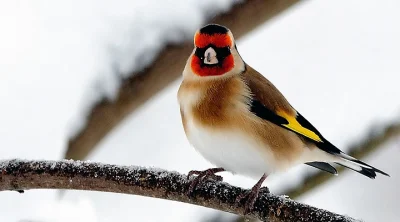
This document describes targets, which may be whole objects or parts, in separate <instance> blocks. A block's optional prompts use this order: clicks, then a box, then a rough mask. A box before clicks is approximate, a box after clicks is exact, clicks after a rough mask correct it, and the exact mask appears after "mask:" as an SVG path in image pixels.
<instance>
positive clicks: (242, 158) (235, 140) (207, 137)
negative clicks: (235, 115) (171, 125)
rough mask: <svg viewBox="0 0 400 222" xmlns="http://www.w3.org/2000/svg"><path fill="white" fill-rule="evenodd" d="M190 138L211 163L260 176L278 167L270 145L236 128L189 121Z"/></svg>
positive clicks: (249, 175) (250, 175)
mask: <svg viewBox="0 0 400 222" xmlns="http://www.w3.org/2000/svg"><path fill="white" fill-rule="evenodd" d="M187 126H188V139H189V141H190V143H191V144H192V145H193V146H194V148H195V149H196V150H197V151H198V152H199V153H200V154H201V155H203V157H204V158H205V159H207V160H208V161H209V162H210V163H212V164H214V165H215V166H217V167H223V168H224V169H225V170H227V171H230V172H232V173H237V174H241V175H244V176H248V177H251V178H254V179H259V178H260V177H261V176H262V175H263V174H264V173H266V174H270V173H272V172H274V171H275V169H274V166H277V165H276V163H275V158H273V155H272V154H271V153H270V152H269V149H268V147H261V145H258V144H257V142H256V141H255V140H252V139H251V137H246V136H245V135H244V134H243V133H240V132H234V131H214V130H213V131H211V130H209V129H206V128H203V127H201V126H195V125H194V124H193V122H191V121H190V122H188V124H187Z"/></svg>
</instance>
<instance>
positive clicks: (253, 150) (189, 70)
mask: <svg viewBox="0 0 400 222" xmlns="http://www.w3.org/2000/svg"><path fill="white" fill-rule="evenodd" d="M194 46H195V47H194V49H193V52H192V53H191V55H190V56H189V59H188V60H187V63H186V66H185V68H184V70H183V80H182V83H181V85H180V87H179V90H178V101H179V105H180V113H181V117H182V123H183V128H184V131H185V134H186V136H187V139H188V140H189V142H190V143H191V144H192V146H193V147H194V148H195V149H196V150H197V151H198V152H199V153H200V154H201V155H202V156H203V157H204V158H206V159H207V160H208V161H209V162H211V163H212V164H213V165H215V166H216V168H211V169H208V170H205V171H191V172H189V175H193V174H197V175H198V176H197V177H196V178H195V179H194V180H193V181H192V183H191V185H190V187H189V191H190V192H191V191H193V189H194V187H195V186H196V185H197V184H198V183H199V182H201V181H202V180H204V179H206V178H208V177H213V178H214V179H218V180H220V179H221V177H220V176H216V175H214V174H215V173H217V172H222V171H225V170H226V171H230V172H232V173H237V174H241V175H244V176H248V177H252V178H257V179H258V178H261V179H259V181H258V182H257V184H256V185H255V186H254V187H253V188H252V190H251V192H248V193H246V194H243V195H240V196H239V197H238V199H237V201H240V200H241V199H243V198H244V197H247V201H246V209H248V210H251V209H252V208H253V205H254V202H255V199H256V198H257V195H258V193H259V190H260V188H261V185H262V183H263V182H264V180H265V178H266V177H267V176H268V175H270V174H272V173H276V172H282V171H285V170H287V169H289V168H291V167H293V166H296V165H298V164H303V163H305V164H307V165H310V166H313V167H316V168H318V169H320V170H324V171H327V172H329V173H332V174H337V171H336V169H335V168H334V167H333V166H332V165H331V164H330V163H336V164H339V165H342V166H344V167H347V168H350V169H352V170H354V171H357V172H359V173H361V174H363V175H365V176H367V177H369V178H375V177H376V173H380V174H383V175H386V176H389V175H388V174H387V173H385V172H383V171H381V170H378V169H376V168H374V167H373V166H370V165H368V164H366V163H364V162H362V161H360V160H357V159H355V158H353V157H351V156H349V155H347V154H345V153H344V152H342V151H341V150H340V149H338V148H337V147H335V146H334V145H333V144H332V143H330V142H329V141H328V140H327V139H325V138H324V137H323V136H322V135H321V133H320V132H318V130H317V129H316V128H315V127H314V126H313V125H311V123H310V122H308V121H307V120H306V119H305V118H304V117H303V116H302V115H301V114H300V113H299V112H297V110H295V109H294V108H293V107H292V106H291V105H290V104H289V102H288V101H287V100H286V98H285V97H284V96H283V95H282V93H281V92H280V91H279V90H278V89H277V88H276V87H275V86H274V85H273V84H272V83H271V82H270V81H268V80H267V79H266V78H265V77H264V76H263V75H261V74H260V73H258V72H257V71H256V70H254V69H253V68H251V67H250V66H249V65H248V64H246V63H245V62H244V61H243V60H242V58H241V56H240V55H239V53H238V50H237V47H236V44H235V41H234V38H233V35H232V32H231V31H230V30H229V29H228V28H226V27H224V26H221V25H217V24H209V25H206V26H204V27H202V28H201V29H199V30H198V31H197V32H196V33H195V35H194Z"/></svg>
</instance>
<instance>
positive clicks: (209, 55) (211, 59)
mask: <svg viewBox="0 0 400 222" xmlns="http://www.w3.org/2000/svg"><path fill="white" fill-rule="evenodd" d="M217 63H218V59H217V53H216V52H215V50H214V49H213V48H212V47H209V48H208V49H207V50H206V51H205V52H204V64H209V65H213V64H217Z"/></svg>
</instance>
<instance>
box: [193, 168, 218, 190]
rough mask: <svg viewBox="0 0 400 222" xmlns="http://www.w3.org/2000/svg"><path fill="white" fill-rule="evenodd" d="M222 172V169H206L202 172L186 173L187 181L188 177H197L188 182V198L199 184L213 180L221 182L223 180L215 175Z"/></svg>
mask: <svg viewBox="0 0 400 222" xmlns="http://www.w3.org/2000/svg"><path fill="white" fill-rule="evenodd" d="M222 171H224V169H223V168H211V169H207V170H204V171H199V170H191V171H190V172H189V173H188V176H187V179H189V178H190V176H193V175H197V177H196V178H194V179H193V180H192V181H191V182H190V185H189V189H188V192H187V195H188V196H190V195H191V194H192V193H193V191H194V189H195V188H196V187H197V185H198V184H199V183H201V182H203V181H205V180H207V179H213V180H216V181H222V180H223V178H222V177H221V176H219V175H215V173H218V172H222Z"/></svg>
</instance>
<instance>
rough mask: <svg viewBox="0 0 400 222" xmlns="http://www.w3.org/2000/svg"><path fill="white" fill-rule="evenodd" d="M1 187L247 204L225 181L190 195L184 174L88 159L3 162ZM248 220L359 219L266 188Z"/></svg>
mask: <svg viewBox="0 0 400 222" xmlns="http://www.w3.org/2000/svg"><path fill="white" fill-rule="evenodd" d="M0 172H1V173H0V191H3V190H16V191H20V190H26V189H75V190H95V191H105V192H114V193H125V194H135V195H141V196H148V197H155V198H161V199H168V200H174V201H180V202H184V203H190V204H195V205H199V206H203V207H208V208H213V209H217V210H222V211H226V212H230V213H234V214H238V215H242V214H243V213H242V212H243V211H244V206H243V205H242V204H240V205H239V206H235V204H234V202H235V198H236V197H237V196H238V195H239V194H240V193H242V192H244V191H245V190H243V189H242V188H238V187H234V186H231V185H229V184H227V183H224V182H216V181H210V180H209V181H206V182H205V183H203V184H201V185H200V186H199V187H198V188H197V189H196V190H195V192H194V195H193V197H192V198H189V197H188V196H187V195H186V192H187V189H188V182H189V181H188V180H187V179H186V176H185V175H182V174H179V173H177V172H168V171H165V170H161V169H152V168H144V167H136V166H129V167H128V166H117V165H110V164H102V163H94V162H88V161H86V162H83V161H72V160H71V161H66V160H65V161H28V160H18V159H14V160H5V161H1V162H0ZM248 217H249V218H258V219H260V220H263V221H275V222H284V221H285V222H286V221H310V222H311V221H326V222H328V221H344V222H350V221H356V220H354V219H352V218H350V217H346V216H342V215H338V214H335V213H332V212H329V211H326V210H321V209H318V208H315V207H311V206H308V205H305V204H301V203H298V202H295V201H293V200H290V199H288V198H286V197H284V196H276V195H273V194H270V193H266V192H262V193H260V196H259V198H258V199H257V201H256V203H255V208H254V211H253V212H252V213H251V214H249V215H248Z"/></svg>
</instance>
